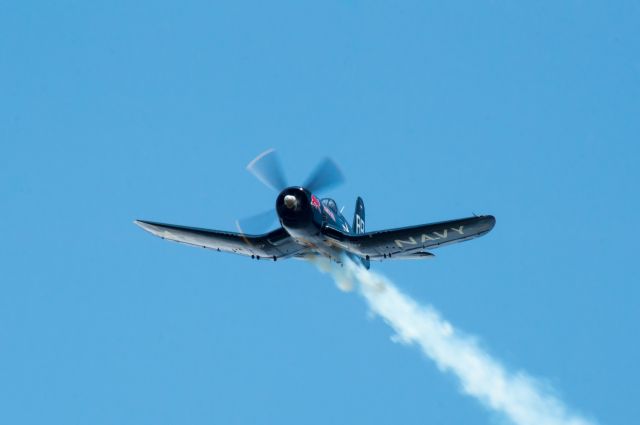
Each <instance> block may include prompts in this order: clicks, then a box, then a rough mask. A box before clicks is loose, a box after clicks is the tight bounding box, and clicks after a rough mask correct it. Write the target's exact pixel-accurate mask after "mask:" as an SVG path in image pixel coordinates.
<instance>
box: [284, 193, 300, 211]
mask: <svg viewBox="0 0 640 425" xmlns="http://www.w3.org/2000/svg"><path fill="white" fill-rule="evenodd" d="M297 204H298V198H296V197H295V196H293V195H285V197H284V206H285V207H287V208H289V209H293V208H295V207H296V206H297Z"/></svg>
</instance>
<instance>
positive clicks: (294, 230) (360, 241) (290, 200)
mask: <svg viewBox="0 0 640 425" xmlns="http://www.w3.org/2000/svg"><path fill="white" fill-rule="evenodd" d="M247 170H248V171H250V172H251V173H252V174H254V175H255V176H256V177H257V178H258V179H259V180H260V181H262V182H263V183H264V184H265V185H267V186H268V187H270V188H272V189H275V190H277V191H278V192H279V194H278V196H277V198H276V204H275V212H276V213H277V218H278V221H279V223H280V226H279V227H278V228H276V229H275V230H272V231H270V232H267V233H262V234H245V233H244V232H243V231H242V226H241V224H240V222H236V224H237V227H238V232H227V231H221V230H209V229H202V228H197V227H187V226H179V225H174V224H166V223H158V222H154V221H147V220H135V221H134V223H135V224H137V225H138V226H140V227H142V228H143V229H144V230H146V231H148V232H150V233H152V234H154V235H156V236H159V237H161V238H162V239H167V240H170V241H175V242H180V243H184V244H188V245H193V246H196V247H202V248H207V249H212V250H215V251H218V252H229V253H234V254H240V255H244V256H247V257H251V258H252V259H256V260H272V261H276V260H279V259H286V258H297V259H313V258H314V257H317V256H322V257H327V258H329V259H330V260H331V261H335V262H337V263H342V262H343V259H344V257H345V256H346V257H348V258H350V259H352V260H354V261H357V262H359V263H360V264H362V265H363V266H364V267H366V268H367V269H368V268H369V267H370V262H371V261H385V260H418V259H425V258H431V257H433V256H434V254H432V253H431V252H429V251H427V249H433V248H439V247H441V246H445V245H449V244H452V243H457V242H462V241H466V240H469V239H473V238H476V237H479V236H482V235H485V234H486V233H488V232H489V231H491V229H493V227H494V225H495V222H496V219H495V217H493V216H492V215H480V216H473V217H467V218H461V219H456V220H448V221H441V222H437V223H428V224H419V225H416V226H409V227H401V228H395V229H385V230H376V231H372V232H367V231H365V213H364V202H363V200H362V198H360V197H358V198H357V200H356V205H355V212H354V216H353V221H352V223H351V224H349V222H348V221H347V219H346V218H345V217H344V216H343V215H342V211H339V210H338V207H337V204H336V202H335V200H333V199H331V198H319V197H317V196H316V193H318V192H321V191H324V190H327V189H329V188H332V187H335V186H337V185H338V184H341V183H342V182H343V181H344V177H343V175H342V172H341V171H340V169H339V168H338V167H337V165H336V164H335V163H334V162H333V161H332V160H331V159H329V158H325V159H324V160H323V161H322V162H321V163H320V164H319V166H318V167H317V168H316V169H315V171H314V172H313V173H312V174H311V176H310V177H309V178H308V179H307V181H306V182H305V183H304V184H303V185H302V186H288V185H287V184H286V180H285V178H284V173H283V171H282V167H281V166H280V161H279V160H278V157H277V155H276V151H275V150H273V149H269V150H267V151H265V152H263V153H261V154H260V155H258V157H256V158H255V159H254V160H253V161H251V162H250V163H249V165H247ZM268 215H271V216H273V210H272V209H270V210H269V211H267V212H266V213H262V214H258V215H256V216H254V217H253V218H251V219H250V220H248V221H247V222H263V221H264V218H265V216H268Z"/></svg>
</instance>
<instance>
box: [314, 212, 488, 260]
mask: <svg viewBox="0 0 640 425" xmlns="http://www.w3.org/2000/svg"><path fill="white" fill-rule="evenodd" d="M495 223H496V219H495V217H493V216H491V215H485V216H477V217H469V218H462V219H457V220H449V221H441V222H438V223H429V224H421V225H418V226H409V227H402V228H397V229H388V230H379V231H374V232H367V233H362V234H359V235H353V234H345V233H342V232H339V231H336V230H333V229H325V234H326V236H328V237H330V238H332V239H334V240H335V241H336V242H337V243H338V244H339V245H341V246H343V247H344V248H345V249H347V250H349V251H350V252H352V253H354V254H357V255H359V256H361V257H363V258H368V259H371V260H381V259H386V258H391V259H393V258H397V259H402V258H403V257H406V258H419V257H424V258H428V257H429V256H430V255H429V253H425V254H420V253H422V252H424V250H425V249H433V248H439V247H441V246H444V245H449V244H452V243H456V242H463V241H466V240H469V239H473V238H477V237H479V236H482V235H484V234H486V233H488V232H489V231H490V230H491V229H493V226H494V225H495Z"/></svg>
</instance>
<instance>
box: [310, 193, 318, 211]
mask: <svg viewBox="0 0 640 425" xmlns="http://www.w3.org/2000/svg"><path fill="white" fill-rule="evenodd" d="M311 205H312V206H314V207H315V208H317V209H318V211H319V210H320V200H319V199H318V198H316V195H311Z"/></svg>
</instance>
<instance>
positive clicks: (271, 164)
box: [247, 149, 287, 192]
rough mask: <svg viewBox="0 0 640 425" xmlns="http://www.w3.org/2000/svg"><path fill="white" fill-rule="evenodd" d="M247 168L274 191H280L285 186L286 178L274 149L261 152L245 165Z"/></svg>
mask: <svg viewBox="0 0 640 425" xmlns="http://www.w3.org/2000/svg"><path fill="white" fill-rule="evenodd" d="M247 170H248V171H249V172H250V173H251V174H253V175H254V176H256V177H257V178H258V180H260V181H261V182H262V183H264V184H265V185H266V186H268V187H270V188H271V189H273V190H275V191H278V192H280V191H281V190H282V189H284V188H285V187H287V179H286V178H285V177H284V171H283V169H282V165H281V164H280V160H279V159H278V155H277V154H276V151H275V149H269V150H266V151H264V152H262V153H261V154H260V155H258V156H257V157H256V158H255V159H254V160H253V161H251V162H250V163H249V165H247Z"/></svg>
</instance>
